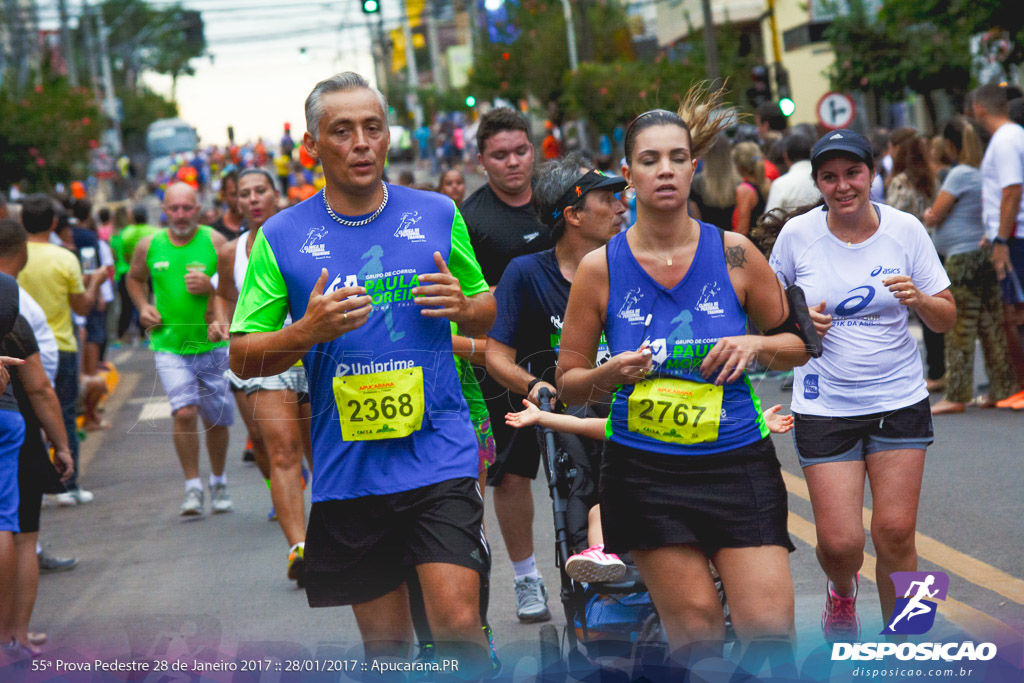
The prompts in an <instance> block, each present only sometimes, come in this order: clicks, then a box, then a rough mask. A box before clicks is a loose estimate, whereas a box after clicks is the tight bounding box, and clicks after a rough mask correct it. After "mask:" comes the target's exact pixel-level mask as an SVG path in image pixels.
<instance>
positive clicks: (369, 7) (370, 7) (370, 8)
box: [363, 0, 380, 14]
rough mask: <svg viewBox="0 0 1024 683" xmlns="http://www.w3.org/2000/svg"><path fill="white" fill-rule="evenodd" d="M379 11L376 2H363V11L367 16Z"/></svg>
mask: <svg viewBox="0 0 1024 683" xmlns="http://www.w3.org/2000/svg"><path fill="white" fill-rule="evenodd" d="M379 9H380V3H379V2H377V0H363V11H364V12H366V13H367V14H373V13H375V12H376V11H377V10H379Z"/></svg>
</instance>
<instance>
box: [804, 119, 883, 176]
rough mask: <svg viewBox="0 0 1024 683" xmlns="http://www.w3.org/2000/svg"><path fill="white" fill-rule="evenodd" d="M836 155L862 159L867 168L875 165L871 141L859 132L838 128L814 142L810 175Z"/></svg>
mask: <svg viewBox="0 0 1024 683" xmlns="http://www.w3.org/2000/svg"><path fill="white" fill-rule="evenodd" d="M836 156H852V157H854V158H855V159H858V160H860V161H863V162H864V163H865V164H867V165H868V168H874V167H875V157H874V154H873V152H872V150H871V142H870V141H869V140H868V139H867V138H866V137H864V136H863V135H861V134H860V133H855V132H853V131H852V130H847V129H845V128H840V129H839V130H833V131H829V132H828V133H825V134H824V135H822V136H821V138H820V139H819V140H818V141H817V142H816V143H814V147H812V148H811V175H817V173H818V168H819V167H820V166H821V165H822V164H823V163H825V161H827V160H828V159H831V158H833V157H836Z"/></svg>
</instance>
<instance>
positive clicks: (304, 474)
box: [302, 465, 313, 491]
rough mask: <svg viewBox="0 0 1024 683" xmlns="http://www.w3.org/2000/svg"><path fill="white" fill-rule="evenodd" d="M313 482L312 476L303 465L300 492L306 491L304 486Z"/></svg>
mask: <svg viewBox="0 0 1024 683" xmlns="http://www.w3.org/2000/svg"><path fill="white" fill-rule="evenodd" d="M312 481H313V475H312V474H311V473H310V471H309V470H307V469H306V466H305V465H302V490H303V491H305V490H306V485H307V484H309V483H311V482H312Z"/></svg>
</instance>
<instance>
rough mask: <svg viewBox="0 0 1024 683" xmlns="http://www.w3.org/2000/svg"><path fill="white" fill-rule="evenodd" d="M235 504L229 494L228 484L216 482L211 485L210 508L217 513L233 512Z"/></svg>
mask: <svg viewBox="0 0 1024 683" xmlns="http://www.w3.org/2000/svg"><path fill="white" fill-rule="evenodd" d="M232 508H234V505H232V503H231V496H229V495H228V485H227V484H215V485H213V486H211V487H210V510H212V511H213V512H214V514H216V513H220V512H231V510H232Z"/></svg>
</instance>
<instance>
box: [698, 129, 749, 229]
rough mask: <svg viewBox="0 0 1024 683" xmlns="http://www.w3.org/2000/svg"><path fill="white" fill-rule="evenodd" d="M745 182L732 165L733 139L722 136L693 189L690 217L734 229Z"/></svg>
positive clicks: (718, 137) (718, 136)
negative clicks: (733, 225)
mask: <svg viewBox="0 0 1024 683" xmlns="http://www.w3.org/2000/svg"><path fill="white" fill-rule="evenodd" d="M742 180H743V179H742V178H741V177H740V174H739V173H737V172H736V167H735V166H734V165H733V163H732V156H731V154H730V147H729V138H727V137H726V136H725V133H719V134H718V135H716V136H715V141H714V144H712V145H711V149H709V150H708V152H707V154H705V155H704V164H703V166H702V167H701V171H700V173H698V174H697V175H696V176H695V177H694V179H693V184H691V185H690V216H691V217H693V218H696V219H697V220H699V221H704V222H705V223H710V224H711V225H715V226H718V227H720V228H727V227H729V226H730V225H732V214H733V212H734V211H735V210H736V190H737V189H738V188H739V185H740V182H742Z"/></svg>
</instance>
